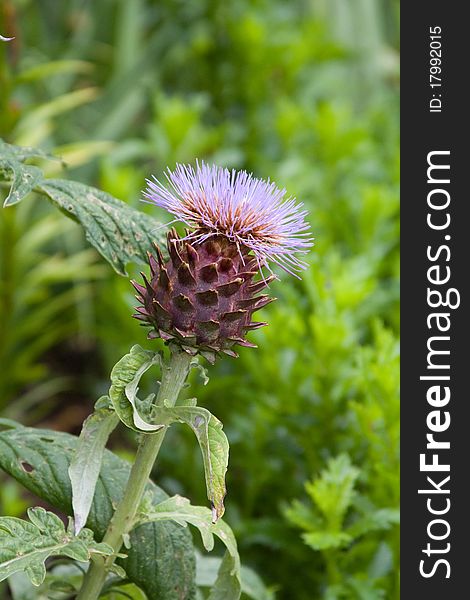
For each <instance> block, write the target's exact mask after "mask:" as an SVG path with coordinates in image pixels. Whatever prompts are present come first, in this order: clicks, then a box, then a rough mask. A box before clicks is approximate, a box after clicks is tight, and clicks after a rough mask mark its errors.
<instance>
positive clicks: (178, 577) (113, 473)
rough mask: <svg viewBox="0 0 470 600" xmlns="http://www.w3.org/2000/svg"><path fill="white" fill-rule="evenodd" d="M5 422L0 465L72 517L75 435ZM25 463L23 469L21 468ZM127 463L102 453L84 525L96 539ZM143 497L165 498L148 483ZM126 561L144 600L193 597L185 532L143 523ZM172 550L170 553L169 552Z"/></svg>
mask: <svg viewBox="0 0 470 600" xmlns="http://www.w3.org/2000/svg"><path fill="white" fill-rule="evenodd" d="M4 424H5V425H6V426H7V427H10V429H7V430H5V431H1V432H0V467H1V468H2V469H3V470H5V471H6V472H7V473H9V474H10V475H12V476H13V477H14V478H15V479H17V480H18V481H19V482H20V483H22V484H23V485H24V486H25V487H26V488H27V489H28V490H30V491H31V492H32V493H33V494H36V495H37V496H39V497H40V498H42V499H44V500H47V501H48V502H49V503H50V504H51V505H52V506H54V507H56V508H58V509H59V510H61V511H63V512H64V513H66V514H72V489H71V484H70V479H69V475H68V469H69V466H70V462H71V460H72V457H73V455H74V453H75V451H76V448H77V443H78V438H77V437H76V436H73V435H70V434H67V433H61V432H56V431H49V430H45V429H35V428H29V427H21V426H16V427H15V424H14V423H13V422H11V421H6V422H4ZM26 465H27V468H25V467H26ZM129 473H130V464H129V463H128V462H127V461H125V460H122V459H120V458H118V457H117V456H115V455H114V454H113V453H112V452H110V451H109V450H105V451H104V454H103V461H102V465H101V471H100V476H99V479H98V481H97V484H96V490H95V495H94V498H93V502H92V505H91V509H90V513H89V516H88V521H87V527H88V528H89V529H91V530H92V531H93V532H94V533H95V536H96V539H97V540H100V539H102V538H103V535H104V533H105V530H106V527H107V524H108V523H109V521H110V519H111V516H112V514H113V512H114V507H115V505H116V503H117V502H119V500H120V499H121V497H122V493H123V489H124V487H125V484H126V482H127V480H128V478H129ZM147 493H149V494H150V495H151V497H152V501H153V503H154V504H158V503H159V502H162V501H163V500H165V499H166V498H167V497H168V496H167V495H166V494H165V492H163V490H161V489H160V488H159V487H158V486H156V485H155V484H154V483H152V482H151V481H149V482H148V484H147ZM130 541H131V547H130V549H129V550H126V554H127V558H120V559H118V561H117V562H118V564H119V565H121V566H122V567H123V568H124V569H125V571H126V573H127V576H128V578H129V580H130V581H132V582H133V583H135V584H136V585H137V586H139V587H140V588H141V589H142V590H143V591H144V592H145V593H146V595H147V597H148V600H182V599H186V598H192V597H193V594H194V590H195V582H194V579H195V561H194V549H193V546H192V540H191V535H190V533H189V531H187V530H186V529H183V528H181V527H180V526H178V525H177V524H175V523H172V522H171V521H160V522H155V523H146V524H144V525H140V526H139V527H136V528H135V529H134V530H133V531H132V532H131V535H130ZM170 548H171V552H170V551H169V549H170Z"/></svg>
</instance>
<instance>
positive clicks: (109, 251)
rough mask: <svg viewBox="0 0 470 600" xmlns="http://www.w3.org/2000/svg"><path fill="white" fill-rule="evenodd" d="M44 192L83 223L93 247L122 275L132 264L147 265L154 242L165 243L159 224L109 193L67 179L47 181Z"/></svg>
mask: <svg viewBox="0 0 470 600" xmlns="http://www.w3.org/2000/svg"><path fill="white" fill-rule="evenodd" d="M40 189H41V190H42V191H43V192H44V193H45V194H47V196H49V198H50V199H51V200H52V202H53V204H55V205H56V206H57V207H58V208H60V210H62V211H63V212H64V213H65V214H66V215H67V216H69V217H70V218H72V219H74V220H75V221H77V222H78V223H80V225H81V226H82V227H83V229H84V231H85V236H86V238H87V240H88V241H89V242H90V244H91V245H92V246H94V247H95V248H96V250H98V252H99V253H100V254H101V255H102V256H103V257H104V258H105V259H106V260H107V261H108V262H109V263H110V264H111V266H112V267H113V268H114V269H115V270H116V271H117V272H118V273H119V274H120V275H127V272H126V264H127V263H129V262H138V263H146V262H147V252H149V251H151V250H152V244H153V242H157V243H162V242H163V241H164V235H163V234H162V230H161V225H160V223H158V221H156V220H155V219H153V218H152V217H150V216H149V215H147V214H145V213H143V212H140V211H138V210H135V209H133V208H132V207H130V206H129V205H128V204H126V203H125V202H122V201H121V200H117V199H116V198H114V197H113V196H111V195H110V194H107V193H106V192H103V191H101V190H98V189H96V188H93V187H90V186H87V185H84V184H82V183H78V182H76V181H66V180H64V179H47V180H44V181H43V182H42V183H41V185H40Z"/></svg>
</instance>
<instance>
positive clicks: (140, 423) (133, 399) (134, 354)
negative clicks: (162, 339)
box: [109, 344, 162, 432]
mask: <svg viewBox="0 0 470 600" xmlns="http://www.w3.org/2000/svg"><path fill="white" fill-rule="evenodd" d="M157 364H158V365H161V357H160V355H159V354H158V353H155V352H151V351H149V350H144V349H143V348H141V347H140V346H139V345H137V344H136V345H135V346H132V348H131V350H130V352H129V353H128V354H126V355H125V356H123V357H122V358H121V360H119V362H117V363H116V364H115V365H114V367H113V370H112V371H111V387H110V388H109V397H110V399H111V402H112V403H113V406H114V410H115V411H116V413H117V415H118V417H119V418H120V419H121V421H122V422H123V423H124V425H126V426H127V427H129V428H130V429H133V430H134V431H145V432H152V431H153V432H155V431H158V430H159V429H162V425H155V424H151V423H148V422H147V421H146V420H145V419H144V418H143V417H142V416H141V414H140V413H139V411H138V408H137V404H138V403H140V401H139V399H138V397H137V393H138V391H139V382H140V379H141V377H142V375H143V374H144V373H145V372H146V371H148V370H149V369H150V367H152V366H153V365H157ZM153 398H154V396H153V395H152V397H150V398H148V399H147V400H148V401H149V402H148V404H150V401H151V400H153ZM140 404H141V403H140ZM145 416H146V418H147V419H150V415H149V414H148V415H145Z"/></svg>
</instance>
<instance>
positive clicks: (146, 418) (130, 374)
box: [109, 345, 229, 521]
mask: <svg viewBox="0 0 470 600" xmlns="http://www.w3.org/2000/svg"><path fill="white" fill-rule="evenodd" d="M160 363H161V358H160V355H159V354H158V353H155V352H150V351H148V350H144V349H143V348H141V347H140V346H138V345H135V346H133V347H132V348H131V350H130V352H129V354H126V355H125V356H123V357H122V358H121V360H120V361H119V362H118V363H117V364H116V365H115V366H114V368H113V370H112V372H111V387H110V389H109V397H110V398H111V401H112V403H113V406H114V408H115V410H116V413H117V414H118V416H119V418H120V419H121V421H122V422H123V423H124V424H125V425H127V427H130V428H131V429H134V430H135V431H144V432H147V433H149V432H155V431H158V430H159V429H161V428H162V427H168V426H169V425H171V424H172V423H175V422H180V423H186V424H187V425H189V426H190V427H191V429H192V430H193V431H194V433H195V435H196V438H197V440H198V442H199V446H200V448H201V452H202V459H203V463H204V473H205V478H206V487H207V497H208V498H209V500H210V502H211V504H212V507H213V520H214V521H216V520H217V519H218V518H219V517H221V516H222V515H223V514H224V498H225V494H226V487H225V474H226V472H227V465H228V455H229V443H228V440H227V436H226V435H225V433H224V432H223V429H222V423H221V422H220V421H219V420H218V419H217V418H216V417H214V415H212V414H211V413H210V412H209V411H208V410H207V409H205V408H201V407H199V406H195V405H194V404H193V403H195V400H191V401H190V403H191V404H187V405H185V406H181V405H180V406H175V407H170V406H152V401H153V395H152V396H150V397H149V398H147V399H146V400H145V401H141V400H139V398H138V396H137V393H138V391H139V382H140V379H141V377H142V375H143V374H144V373H145V372H146V371H147V370H148V369H150V367H152V366H153V365H155V364H160ZM193 366H198V365H197V363H196V362H195V363H193ZM162 400H163V402H164V401H165V399H164V398H163V399H162Z"/></svg>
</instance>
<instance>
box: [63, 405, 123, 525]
mask: <svg viewBox="0 0 470 600" xmlns="http://www.w3.org/2000/svg"><path fill="white" fill-rule="evenodd" d="M103 398H106V397H102V398H100V399H99V400H98V402H97V405H99V404H100V403H102V401H103ZM118 423H119V418H118V417H117V415H116V413H115V412H114V410H112V409H111V408H107V407H102V408H98V409H96V410H95V411H94V412H93V413H92V414H91V415H90V416H89V417H88V418H87V419H86V420H85V422H84V423H83V426H82V431H81V433H80V437H79V438H78V444H77V449H76V452H75V454H74V456H73V459H72V462H71V463H70V467H69V476H70V481H71V484H72V506H73V515H74V521H75V533H76V534H77V533H78V532H79V531H80V530H81V529H82V527H84V526H85V523H86V521H87V518H88V513H89V512H90V508H91V503H92V501H93V495H94V493H95V487H96V482H97V481H98V477H99V474H100V469H101V461H102V458H103V452H104V449H105V446H106V443H107V441H108V438H109V435H110V433H111V432H112V431H113V430H114V429H115V427H116V425H117V424H118Z"/></svg>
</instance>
